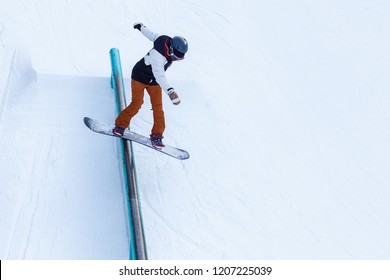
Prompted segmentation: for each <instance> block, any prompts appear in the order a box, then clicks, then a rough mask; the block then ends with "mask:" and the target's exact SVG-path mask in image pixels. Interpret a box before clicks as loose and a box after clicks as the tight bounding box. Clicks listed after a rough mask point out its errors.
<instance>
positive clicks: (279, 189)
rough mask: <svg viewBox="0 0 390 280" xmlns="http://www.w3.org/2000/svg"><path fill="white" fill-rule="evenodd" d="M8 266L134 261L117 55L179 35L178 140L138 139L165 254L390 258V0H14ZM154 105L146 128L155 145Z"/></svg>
mask: <svg viewBox="0 0 390 280" xmlns="http://www.w3.org/2000/svg"><path fill="white" fill-rule="evenodd" d="M0 6H1V9H0V62H1V65H0V71H1V72H0V135H1V137H0V149H1V153H0V167H1V168H0V240H1V242H0V258H1V259H126V258H128V255H129V245H128V244H129V240H128V239H129V237H128V233H127V232H128V228H127V209H126V207H127V206H126V201H125V198H124V196H125V194H124V186H123V184H124V183H123V174H122V170H121V164H120V158H121V155H120V145H119V141H118V139H116V138H113V137H107V136H102V135H98V134H95V133H93V132H91V131H89V130H88V128H86V127H85V125H84V123H83V117H84V116H89V117H92V118H95V119H98V120H101V121H103V122H109V123H113V122H114V120H115V118H116V110H115V97H114V93H113V91H112V90H111V88H110V75H111V73H110V59H109V50H110V49H111V48H113V47H116V48H118V49H119V50H120V54H121V58H122V68H123V71H124V76H125V84H126V93H127V100H130V99H131V96H130V74H131V69H132V67H133V65H134V64H135V63H136V62H137V61H138V60H139V59H140V58H141V57H142V56H143V55H145V54H146V52H147V51H148V50H149V49H150V48H151V47H152V45H151V43H150V42H149V41H148V40H147V39H146V38H145V37H143V36H142V34H141V33H140V32H139V31H138V30H135V29H133V28H132V24H133V23H134V22H138V21H141V22H143V23H144V24H145V25H147V26H148V27H149V28H151V29H152V30H154V31H156V32H159V33H161V34H167V35H170V36H174V35H181V36H184V37H185V38H186V39H187V40H188V42H189V52H188V55H187V56H186V59H185V60H183V61H180V62H175V63H174V64H173V65H172V67H171V68H170V69H169V70H168V71H167V77H168V79H169V80H170V82H171V84H172V85H173V86H174V87H175V89H176V91H177V92H178V94H179V96H180V98H181V101H182V102H181V104H180V105H179V106H173V105H172V104H171V102H170V100H169V98H168V97H167V96H164V102H165V103H164V109H165V116H166V123H167V129H166V132H165V138H164V141H165V142H166V143H168V144H171V145H175V146H178V147H180V148H183V149H185V150H188V152H189V153H190V154H191V158H190V159H189V160H186V161H178V160H175V159H173V158H171V157H168V156H165V155H162V154H159V153H156V152H155V151H153V150H151V149H148V148H146V147H143V146H141V145H136V144H134V145H133V147H134V151H135V161H136V169H137V181H138V187H139V195H140V203H141V211H142V215H143V223H144V230H145V234H146V244H147V251H148V257H149V258H150V259H388V258H390V167H389V158H390V95H389V92H390V53H389V51H388V50H389V49H390V36H389V32H388V26H390V18H389V17H388V15H389V13H390V3H388V2H387V1H382V0H338V1H336V0H319V1H305V0H297V1H266V0H261V1H258V0H244V1H237V0H229V1H225V2H223V3H222V2H221V1H216V0H209V1H194V0H186V1H185V0H171V1H169V0H148V1H145V0H134V1H129V0H128V1H125V0H115V1H104V0H99V1H96V0H95V1H88V0H84V1H67V0H56V1H38V0H33V1H32V0H13V1H9V0H0ZM150 108H151V106H150V104H149V100H148V97H147V95H145V104H144V105H143V107H142V109H141V111H140V112H139V114H138V115H137V116H136V117H135V118H134V119H133V121H132V124H131V129H133V130H134V131H136V132H138V133H141V134H143V135H148V134H149V133H150V129H151V126H152V122H153V121H152V114H151V112H150Z"/></svg>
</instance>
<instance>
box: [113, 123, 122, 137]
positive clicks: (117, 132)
mask: <svg viewBox="0 0 390 280" xmlns="http://www.w3.org/2000/svg"><path fill="white" fill-rule="evenodd" d="M112 133H114V135H117V136H120V137H122V136H123V134H124V133H125V128H122V127H120V126H117V125H116V126H115V127H114V129H113V130H112Z"/></svg>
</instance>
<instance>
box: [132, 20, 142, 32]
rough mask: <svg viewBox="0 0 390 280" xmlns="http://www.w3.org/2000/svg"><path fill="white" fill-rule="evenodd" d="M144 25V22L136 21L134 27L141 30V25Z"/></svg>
mask: <svg viewBox="0 0 390 280" xmlns="http://www.w3.org/2000/svg"><path fill="white" fill-rule="evenodd" d="M142 26H144V25H143V24H142V22H136V23H134V24H133V28H134V29H138V30H139V31H141V27H142Z"/></svg>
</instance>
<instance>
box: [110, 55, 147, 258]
mask: <svg viewBox="0 0 390 280" xmlns="http://www.w3.org/2000/svg"><path fill="white" fill-rule="evenodd" d="M110 58H111V69H112V76H111V87H112V88H113V89H114V91H115V93H116V99H117V102H116V103H117V111H118V112H119V111H122V110H123V109H125V108H126V99H125V90H124V88H125V87H124V83H123V75H122V66H121V60H120V55H119V50H118V49H116V48H112V49H111V50H110ZM121 141H122V148H123V149H122V150H123V154H124V158H123V160H124V172H125V173H126V174H125V181H126V182H125V184H126V190H127V196H128V197H127V198H128V207H129V230H130V256H129V258H130V259H137V260H146V259H147V253H146V245H145V244H146V243H145V235H144V230H143V225H142V216H141V210H140V203H139V199H138V188H137V175H136V170H135V162H134V153H133V146H132V143H131V141H129V140H124V139H122V140H121Z"/></svg>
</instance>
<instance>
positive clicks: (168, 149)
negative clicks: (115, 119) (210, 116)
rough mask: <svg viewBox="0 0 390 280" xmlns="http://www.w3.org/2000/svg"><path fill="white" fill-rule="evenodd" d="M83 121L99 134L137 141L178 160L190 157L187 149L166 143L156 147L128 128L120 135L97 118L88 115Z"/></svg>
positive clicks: (112, 126)
mask: <svg viewBox="0 0 390 280" xmlns="http://www.w3.org/2000/svg"><path fill="white" fill-rule="evenodd" d="M84 123H85V125H86V126H87V127H88V128H89V129H91V130H92V131H94V132H96V133H101V134H105V135H109V136H114V137H118V138H122V139H126V140H130V141H134V142H136V143H139V144H141V145H144V146H146V147H149V148H152V149H153V150H155V151H158V152H160V153H163V154H166V155H169V156H171V157H174V158H176V159H179V160H184V159H188V158H189V157H190V155H189V153H188V152H187V151H185V150H182V149H179V148H176V147H172V146H169V145H166V144H164V145H165V147H158V148H157V147H155V146H153V145H152V142H151V141H150V138H149V137H145V136H143V135H141V134H138V133H135V132H133V131H131V130H129V129H126V130H125V133H124V134H123V136H122V137H121V136H118V135H115V134H114V133H113V132H112V130H113V129H114V127H115V126H114V125H111V124H106V123H103V122H100V121H97V120H94V119H91V118H88V117H84Z"/></svg>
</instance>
